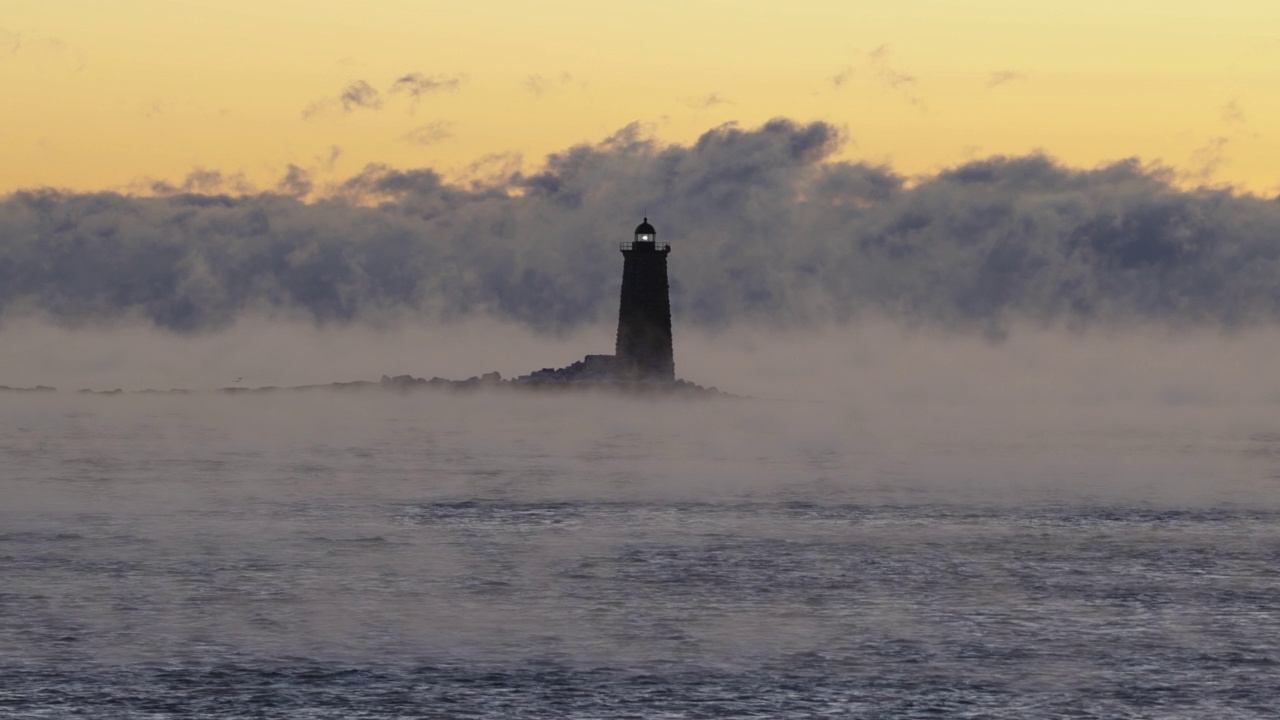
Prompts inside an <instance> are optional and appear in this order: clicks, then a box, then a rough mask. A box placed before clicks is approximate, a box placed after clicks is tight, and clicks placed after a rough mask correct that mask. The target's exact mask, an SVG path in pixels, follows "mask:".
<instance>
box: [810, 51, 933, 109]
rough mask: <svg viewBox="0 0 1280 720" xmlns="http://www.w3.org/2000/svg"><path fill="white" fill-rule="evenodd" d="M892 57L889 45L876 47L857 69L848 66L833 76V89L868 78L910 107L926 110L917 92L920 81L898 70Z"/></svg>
mask: <svg viewBox="0 0 1280 720" xmlns="http://www.w3.org/2000/svg"><path fill="white" fill-rule="evenodd" d="M890 55H891V52H890V49H889V46H888V45H880V46H878V47H876V48H875V49H873V50H871V51H870V52H868V53H866V55H864V56H863V57H861V58H860V59H859V60H858V62H857V66H856V67H855V66H853V65H846V66H845V67H843V68H841V69H840V70H839V71H838V72H836V73H835V74H834V75H832V76H831V77H830V78H829V79H828V80H829V82H830V83H831V87H832V89H833V90H841V89H844V88H846V87H849V86H850V85H852V84H853V81H854V80H855V79H856V78H858V77H867V78H869V79H871V80H873V81H874V82H875V83H876V84H877V85H879V86H880V88H881V89H883V90H887V91H889V92H891V93H893V94H894V95H897V96H898V97H899V98H900V99H902V100H904V101H905V102H906V103H907V104H909V105H912V106H914V107H917V108H919V109H921V110H924V109H925V104H924V101H923V100H922V99H921V98H920V96H919V94H917V92H916V85H917V84H918V79H917V78H916V76H914V75H909V74H907V73H904V72H902V71H900V70H898V69H897V68H896V67H895V66H894V65H893V63H892V62H891V61H890Z"/></svg>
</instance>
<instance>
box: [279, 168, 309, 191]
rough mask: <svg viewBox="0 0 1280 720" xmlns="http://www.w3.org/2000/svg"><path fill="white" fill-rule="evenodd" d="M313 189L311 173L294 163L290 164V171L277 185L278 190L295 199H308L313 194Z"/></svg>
mask: <svg viewBox="0 0 1280 720" xmlns="http://www.w3.org/2000/svg"><path fill="white" fill-rule="evenodd" d="M313 187H314V183H313V182H312V180H311V172H310V171H308V170H306V169H305V168H301V167H298V166H297V165H294V164H293V163H289V170H288V171H287V172H286V173H285V176H284V177H283V178H281V179H280V182H279V183H278V184H277V185H276V189H277V190H279V191H280V192H282V193H284V194H285V195H292V196H293V197H306V196H307V195H310V194H311V190H312V188H313Z"/></svg>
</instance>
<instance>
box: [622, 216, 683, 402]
mask: <svg viewBox="0 0 1280 720" xmlns="http://www.w3.org/2000/svg"><path fill="white" fill-rule="evenodd" d="M654 236H655V233H654V230H653V226H652V225H650V224H649V220H648V218H645V221H644V222H643V223H641V225H640V227H637V228H636V239H635V241H634V242H629V243H622V247H621V249H622V257H623V265H622V298H621V302H620V304H619V306H618V344H617V350H616V357H617V360H616V363H617V373H618V374H619V375H620V376H622V377H625V378H631V379H636V380H663V381H667V382H670V381H673V380H675V377H676V364H675V356H674V353H673V352H672V348H671V300H670V297H669V295H668V285H667V254H668V253H670V252H671V246H670V245H668V244H667V243H658V242H655V240H654Z"/></svg>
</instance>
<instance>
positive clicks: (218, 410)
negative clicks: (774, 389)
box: [0, 392, 1280, 718]
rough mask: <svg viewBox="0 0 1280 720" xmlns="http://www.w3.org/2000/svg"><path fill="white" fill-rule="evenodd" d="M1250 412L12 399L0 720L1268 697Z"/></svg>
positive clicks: (884, 708)
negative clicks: (13, 719) (24, 719)
mask: <svg viewBox="0 0 1280 720" xmlns="http://www.w3.org/2000/svg"><path fill="white" fill-rule="evenodd" d="M1270 412H1271V410H1270V409H1268V408H1263V410H1262V411H1259V412H1250V413H1237V412H1235V411H1234V410H1233V409H1231V408H1226V409H1223V408H1205V407H1196V406H1186V405H1178V404H1170V405H1165V406H1160V405H1153V406H1151V407H1143V408H1139V409H1137V410H1132V409H1130V410H1126V411H1124V412H1119V411H1117V410H1116V409H1115V408H1105V407H1090V406H1084V407H1070V408H1057V409H1055V408H1052V407H1050V408H1045V407H1038V408H1026V407H1023V408H1001V407H996V408H992V407H985V408H984V407H974V406H971V405H965V404H963V403H961V404H958V405H957V404H954V403H953V404H945V403H918V404H915V405H900V406H896V407H893V408H888V407H864V406H861V405H859V403H858V402H856V401H852V400H850V401H834V400H833V401H827V402H803V403H802V402H777V401H763V400H750V401H748V400H718V401H712V402H702V401H694V402H691V401H684V400H671V399H668V400H655V401H646V400H639V399H635V398H630V399H627V398H609V397H599V396H585V397H577V396H521V395H474V396H463V397H451V396H447V395H433V394H429V393H419V394H413V395H407V396H397V395H390V394H385V395H384V394H378V393H373V394H333V393H324V392H320V393H299V394H278V395H271V396H265V397H223V396H212V395H188V396H174V395H140V396H127V395H126V396H114V397H98V396H93V397H87V396H77V395H68V394H59V395H52V396H19V395H5V396H2V397H0V717H6V718H10V717H12V718H59V717H93V718H126V717H127V718H178V717H246V718H249V717H252V718H412V717H449V718H455V717H456V718H467V717H472V718H477V717H501V718H522V717H527V718H535V717H537V718H546V717H556V718H713V717H757V718H778V717H885V718H890V717H892V718H917V717H918V718H938V717H956V718H966V717H971V718H979V717H981V718H1050V717H1071V718H1085V717H1098V718H1178V717H1188V718H1190V717H1195V718H1264V717H1277V716H1280V700H1278V698H1280V522H1278V521H1280V480H1277V477H1278V476H1280V434H1278V433H1280V419H1278V420H1276V422H1275V425H1274V426H1269V425H1268V423H1269V422H1270V421H1269V417H1270V416H1269V413H1270ZM1277 417H1280V416H1277ZM1206 418H1212V420H1209V419H1206Z"/></svg>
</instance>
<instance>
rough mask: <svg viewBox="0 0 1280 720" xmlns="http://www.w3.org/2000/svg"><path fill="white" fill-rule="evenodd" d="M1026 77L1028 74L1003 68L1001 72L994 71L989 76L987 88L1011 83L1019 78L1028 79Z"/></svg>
mask: <svg viewBox="0 0 1280 720" xmlns="http://www.w3.org/2000/svg"><path fill="white" fill-rule="evenodd" d="M1026 79H1027V76H1026V75H1024V74H1022V73H1020V72H1014V71H1012V70H1001V71H999V72H993V73H991V74H990V75H988V76H987V88H988V89H993V88H998V87H1000V86H1002V85H1008V84H1009V83H1012V82H1017V81H1019V80H1026Z"/></svg>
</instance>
